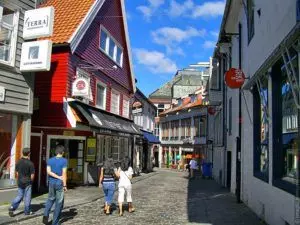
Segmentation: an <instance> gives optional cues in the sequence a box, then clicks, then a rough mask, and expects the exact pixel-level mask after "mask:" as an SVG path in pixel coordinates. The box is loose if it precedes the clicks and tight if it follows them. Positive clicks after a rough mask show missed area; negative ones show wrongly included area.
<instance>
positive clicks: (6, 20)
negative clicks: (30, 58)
mask: <svg viewBox="0 0 300 225" xmlns="http://www.w3.org/2000/svg"><path fill="white" fill-rule="evenodd" d="M18 20H19V12H14V11H12V10H10V9H8V8H5V7H4V8H3V15H2V23H0V63H3V64H7V65H9V66H14V64H15V52H16V45H17V32H18Z"/></svg>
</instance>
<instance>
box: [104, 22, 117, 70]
mask: <svg viewBox="0 0 300 225" xmlns="http://www.w3.org/2000/svg"><path fill="white" fill-rule="evenodd" d="M100 50H101V51H102V52H104V53H105V54H106V55H107V56H108V57H109V58H110V59H112V60H113V61H114V62H115V63H117V64H118V65H119V66H120V67H122V66H123V48H122V47H121V45H120V44H119V43H118V42H117V41H116V40H115V39H114V38H113V37H112V35H110V33H109V32H108V31H107V30H106V29H105V28H104V27H103V26H101V27H100Z"/></svg>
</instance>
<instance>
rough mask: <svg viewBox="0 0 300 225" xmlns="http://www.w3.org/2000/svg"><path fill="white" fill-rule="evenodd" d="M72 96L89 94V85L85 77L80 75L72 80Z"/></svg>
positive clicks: (86, 95) (87, 95)
mask: <svg viewBox="0 0 300 225" xmlns="http://www.w3.org/2000/svg"><path fill="white" fill-rule="evenodd" d="M72 96H81V97H86V98H88V97H89V96H90V85H89V82H88V80H87V79H85V78H83V77H80V78H77V79H76V80H75V81H74V82H73V85H72Z"/></svg>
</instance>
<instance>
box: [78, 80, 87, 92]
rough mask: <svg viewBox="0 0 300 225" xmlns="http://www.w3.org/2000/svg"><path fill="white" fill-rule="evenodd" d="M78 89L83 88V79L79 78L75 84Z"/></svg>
mask: <svg viewBox="0 0 300 225" xmlns="http://www.w3.org/2000/svg"><path fill="white" fill-rule="evenodd" d="M76 87H77V89H78V90H83V89H84V88H85V82H84V81H83V80H79V81H78V82H77V84H76Z"/></svg>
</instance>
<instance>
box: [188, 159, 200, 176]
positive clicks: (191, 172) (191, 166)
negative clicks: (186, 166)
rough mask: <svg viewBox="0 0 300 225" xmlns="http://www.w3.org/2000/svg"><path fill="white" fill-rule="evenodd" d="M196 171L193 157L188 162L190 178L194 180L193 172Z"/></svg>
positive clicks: (196, 167)
mask: <svg viewBox="0 0 300 225" xmlns="http://www.w3.org/2000/svg"><path fill="white" fill-rule="evenodd" d="M197 169H198V165H197V161H196V160H195V158H194V157H193V158H192V160H191V161H190V178H191V179H195V170H197Z"/></svg>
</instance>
